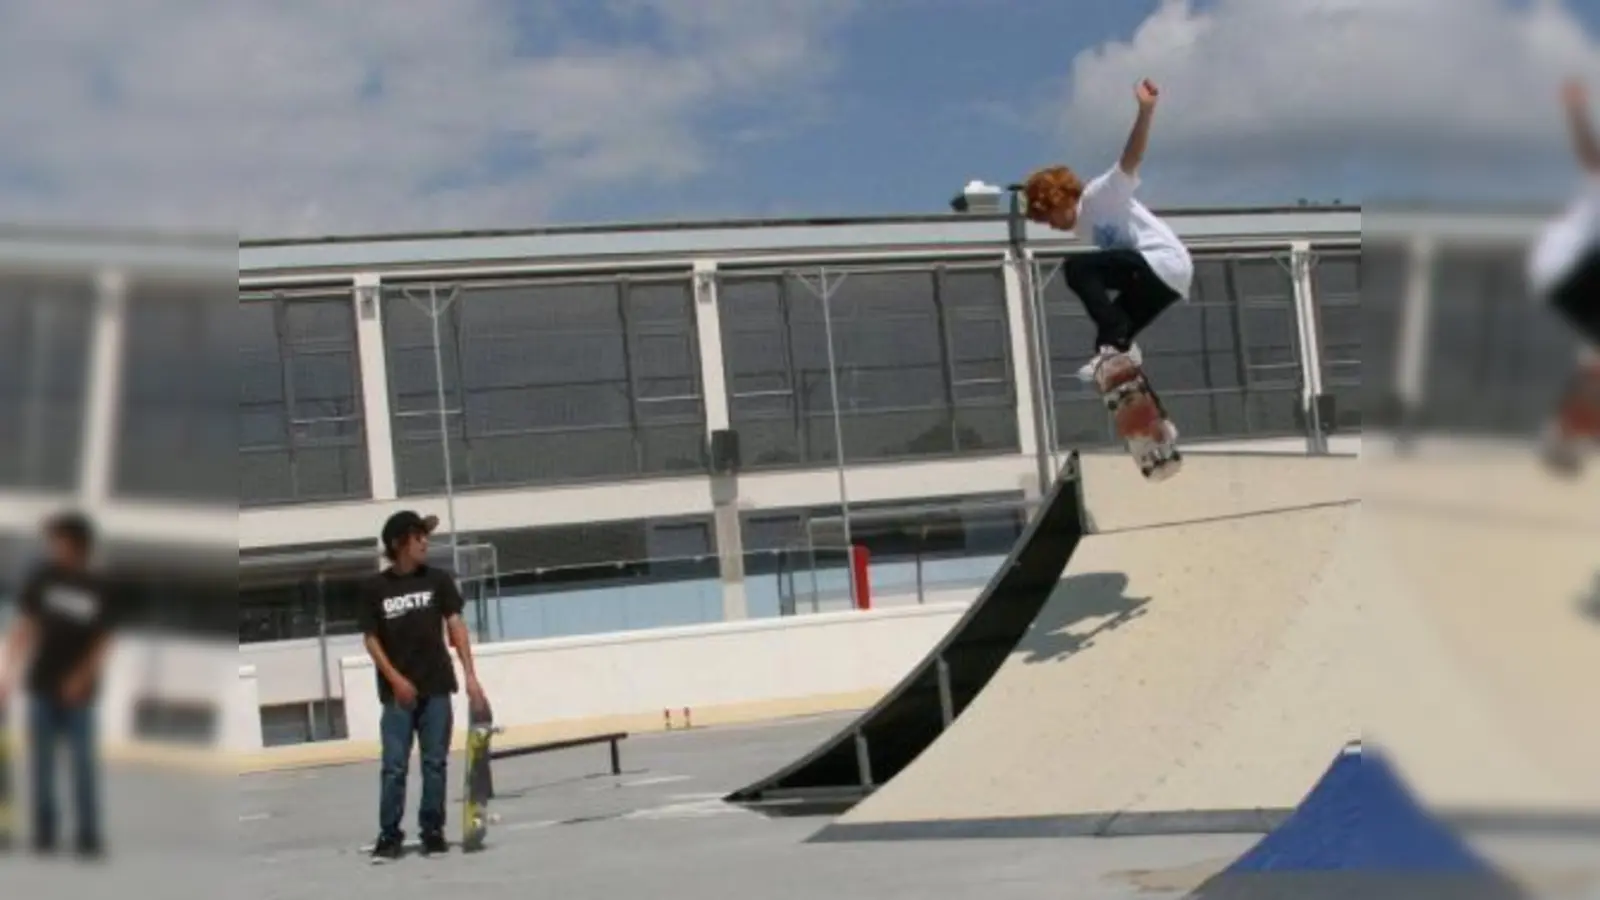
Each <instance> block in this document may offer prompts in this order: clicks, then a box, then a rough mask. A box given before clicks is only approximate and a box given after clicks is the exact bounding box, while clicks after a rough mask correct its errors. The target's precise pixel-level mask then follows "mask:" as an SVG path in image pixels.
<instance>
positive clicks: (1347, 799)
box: [1226, 744, 1493, 874]
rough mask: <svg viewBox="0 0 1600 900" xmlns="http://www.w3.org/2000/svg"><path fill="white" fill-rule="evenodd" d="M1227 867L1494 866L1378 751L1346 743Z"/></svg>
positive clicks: (1484, 869)
mask: <svg viewBox="0 0 1600 900" xmlns="http://www.w3.org/2000/svg"><path fill="white" fill-rule="evenodd" d="M1226 871H1227V872H1229V873H1245V872H1331V871H1364V872H1418V873H1420V872H1433V873H1455V874H1470V873H1482V874H1487V873H1490V872H1492V871H1493V869H1492V867H1491V866H1490V865H1489V864H1488V863H1487V862H1485V861H1484V860H1483V859H1482V858H1480V857H1479V856H1478V855H1477V854H1475V853H1474V852H1473V851H1472V850H1471V848H1469V847H1468V846H1467V845H1466V843H1465V842H1463V841H1462V840H1461V839H1460V838H1459V837H1458V836H1457V835H1456V834H1455V833H1454V832H1453V831H1451V830H1450V829H1449V828H1448V827H1447V826H1445V825H1444V824H1443V823H1441V822H1439V821H1438V820H1436V819H1435V818H1434V817H1433V816H1432V815H1430V814H1429V813H1428V812H1427V810H1425V809H1423V808H1422V806H1421V805H1420V804H1419V803H1418V802H1417V801H1416V800H1415V799H1414V798H1413V797H1412V795H1411V792H1410V791H1409V790H1407V789H1406V786H1405V785H1404V784H1403V783H1402V782H1401V781H1400V778H1399V777H1398V776H1397V775H1396V774H1395V771H1394V769H1393V768H1392V767H1391V766H1390V765H1389V763H1388V762H1387V761H1386V760H1385V759H1384V758H1383V756H1382V755H1381V754H1379V753H1378V752H1376V751H1375V750H1374V749H1373V748H1371V747H1364V746H1362V745H1360V744H1352V745H1350V746H1347V747H1346V748H1345V749H1344V751H1343V752H1341V753H1340V754H1339V757H1338V758H1337V759H1335V760H1334V762H1333V765H1332V766H1330V767H1329V768H1328V771H1327V772H1326V774H1324V775H1323V776H1322V780H1321V781H1319V782H1318V783H1317V785H1316V787H1315V788H1313V789H1312V791H1311V793H1310V794H1307V795H1306V797H1305V799H1304V800H1303V801H1302V802H1301V804H1300V806H1299V808H1298V809H1296V810H1295V812H1294V814H1293V815H1291V816H1290V817H1289V818H1288V819H1287V820H1285V821H1284V822H1283V824H1282V825H1279V826H1278V828H1276V829H1275V830H1273V831H1272V833H1270V834H1268V835H1267V836H1266V837H1264V838H1262V839H1261V841H1260V842H1259V843H1257V844H1256V845H1255V846H1254V847H1253V848H1251V849H1250V851H1249V852H1248V853H1246V854H1245V855H1244V856H1241V857H1240V858H1239V859H1238V860H1236V861H1235V862H1234V863H1233V865H1231V866H1229V867H1228V869H1227V870H1226Z"/></svg>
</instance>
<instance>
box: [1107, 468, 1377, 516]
mask: <svg viewBox="0 0 1600 900" xmlns="http://www.w3.org/2000/svg"><path fill="white" fill-rule="evenodd" d="M1079 470H1080V472H1081V473H1082V481H1083V503H1084V508H1085V510H1087V513H1086V518H1087V523H1088V526H1089V533H1091V534H1093V533H1100V532H1110V531H1126V530H1128V529H1130V528H1146V527H1150V526H1153V525H1178V524H1183V523H1186V522H1200V521H1206V520H1210V519H1217V518H1227V517H1229V516H1237V515H1241V514H1244V513H1258V512H1271V511H1273V510H1279V509H1287V508H1290V507H1308V506H1319V505H1325V504H1329V503H1342V502H1344V501H1347V500H1354V499H1357V498H1358V497H1360V496H1361V489H1362V484H1363V477H1362V466H1361V463H1360V461H1359V460H1358V459H1356V458H1355V457H1347V456H1346V457H1340V456H1316V457H1306V456H1301V455H1290V454H1281V453H1189V454H1186V455H1185V456H1184V458H1183V473H1182V474H1181V475H1179V476H1178V477H1177V478H1172V479H1169V480H1167V481H1161V482H1153V481H1146V480H1145V479H1144V477H1143V476H1141V475H1140V474H1139V471H1138V469H1137V468H1136V467H1135V466H1134V465H1133V464H1132V463H1131V462H1130V461H1129V460H1128V456H1127V454H1125V453H1098V454H1085V455H1083V456H1082V458H1081V461H1080V463H1079Z"/></svg>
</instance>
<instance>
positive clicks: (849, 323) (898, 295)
mask: <svg viewBox="0 0 1600 900" xmlns="http://www.w3.org/2000/svg"><path fill="white" fill-rule="evenodd" d="M823 279H826V283H824V280H823ZM824 287H829V288H832V290H831V292H826V293H827V298H828V304H829V307H828V315H829V316H830V317H831V319H832V331H833V341H834V346H833V355H834V361H835V363H836V366H837V372H836V373H835V374H836V378H837V389H838V395H839V420H840V430H841V431H842V433H843V438H844V439H843V443H844V455H845V459H846V460H847V461H850V462H865V461H875V460H891V459H908V458H918V457H949V456H957V455H971V454H993V453H1007V452H1015V451H1016V450H1017V449H1018V446H1019V444H1018V437H1017V415H1016V395H1015V386H1014V379H1013V377H1012V363H1011V358H1010V354H1009V347H1010V334H1009V326H1008V323H1007V319H1006V303H1005V288H1004V281H1003V279H1002V277H1001V269H1000V267H999V265H998V264H994V263H988V264H975V265H974V264H969V265H949V266H935V267H930V268H926V269H921V270H918V269H915V268H910V269H898V270H889V269H880V270H843V269H840V270H832V269H830V270H826V271H823V270H816V269H794V270H785V271H780V272H737V271H730V272H724V273H723V274H722V275H721V277H720V279H719V287H718V306H719V309H720V314H721V320H722V342H723V358H724V360H725V364H726V371H727V378H728V402H729V418H730V421H731V423H732V425H733V427H734V429H736V430H737V431H738V432H739V435H740V444H741V449H742V455H743V457H744V463H745V465H746V467H748V468H755V469H760V468H773V467H783V466H809V465H822V464H829V463H832V462H833V461H834V460H835V459H836V455H837V454H836V442H835V435H834V416H833V391H834V383H833V381H834V379H832V378H830V376H829V370H828V337H827V332H828V329H827V323H826V322H825V320H824V316H823V312H824V310H823V294H824V293H825V292H824V291H822V289H823V288H824Z"/></svg>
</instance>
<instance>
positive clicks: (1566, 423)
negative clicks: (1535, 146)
mask: <svg viewBox="0 0 1600 900" xmlns="http://www.w3.org/2000/svg"><path fill="white" fill-rule="evenodd" d="M1562 99H1563V101H1564V104H1565V106H1566V108H1567V121H1568V124H1569V126H1570V128H1571V131H1572V142H1573V149H1574V150H1575V151H1576V154H1577V157H1578V163H1579V165H1580V166H1581V167H1582V169H1583V173H1584V176H1583V183H1582V186H1581V187H1580V189H1579V192H1578V196H1577V198H1576V199H1575V200H1574V201H1573V203H1572V205H1571V206H1570V207H1568V209H1567V211H1566V212H1565V213H1564V214H1563V215H1562V216H1561V217H1560V218H1558V219H1556V220H1555V221H1554V222H1552V223H1550V225H1549V226H1547V227H1546V228H1545V230H1544V232H1543V234H1541V235H1540V236H1539V238H1538V240H1537V241H1535V242H1534V246H1533V252H1532V254H1531V256H1530V258H1529V266H1528V274H1529V281H1530V282H1531V287H1532V288H1533V290H1532V295H1533V297H1534V298H1535V299H1536V300H1537V301H1539V302H1542V303H1547V304H1549V305H1550V306H1551V307H1552V308H1554V309H1555V311H1556V313H1557V314H1558V315H1560V316H1561V318H1562V319H1564V320H1565V321H1566V323H1567V324H1568V325H1569V326H1571V327H1572V329H1573V330H1574V331H1575V332H1576V333H1577V335H1578V338H1579V340H1580V341H1581V342H1582V347H1581V348H1580V350H1581V358H1580V361H1579V363H1578V366H1577V370H1576V371H1575V372H1574V373H1573V375H1572V378H1571V379H1570V381H1569V382H1568V384H1567V387H1566V389H1565V391H1564V392H1563V395H1562V398H1561V403H1560V406H1559V410H1558V413H1557V415H1556V421H1555V422H1554V423H1552V426H1551V429H1550V432H1549V434H1547V438H1548V440H1549V447H1548V450H1549V452H1550V459H1551V462H1553V463H1555V464H1556V465H1558V466H1560V467H1563V468H1572V467H1574V466H1576V464H1577V455H1576V444H1577V443H1578V442H1580V441H1583V440H1586V439H1587V440H1594V439H1596V438H1600V139H1597V138H1596V136H1595V132H1594V127H1593V125H1592V124H1591V122H1590V121H1589V110H1588V97H1587V94H1586V91H1585V90H1584V87H1583V85H1582V84H1581V83H1580V82H1578V81H1576V80H1574V81H1569V82H1568V83H1567V84H1566V87H1565V89H1564V90H1563V92H1562Z"/></svg>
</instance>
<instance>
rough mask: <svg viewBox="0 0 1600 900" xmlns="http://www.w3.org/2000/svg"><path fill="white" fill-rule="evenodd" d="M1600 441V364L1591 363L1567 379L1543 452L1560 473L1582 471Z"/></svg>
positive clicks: (1546, 431)
mask: <svg viewBox="0 0 1600 900" xmlns="http://www.w3.org/2000/svg"><path fill="white" fill-rule="evenodd" d="M1597 443H1600V364H1594V363H1590V364H1588V365H1585V366H1583V367H1580V368H1579V370H1578V371H1577V372H1575V373H1573V375H1572V376H1571V377H1570V378H1569V379H1568V382H1567V384H1566V387H1565V388H1564V389H1563V391H1562V394H1561V397H1560V400H1559V403H1558V405H1557V407H1556V410H1555V417H1554V420H1553V421H1552V422H1551V423H1550V425H1549V427H1548V428H1547V429H1546V430H1545V434H1544V446H1543V456H1544V461H1545V463H1546V464H1547V465H1548V466H1550V468H1552V469H1554V470H1555V471H1556V472H1557V473H1559V474H1563V475H1575V474H1577V473H1579V472H1581V471H1582V469H1583V465H1584V457H1585V456H1586V455H1587V454H1588V452H1590V451H1592V450H1593V449H1594V447H1595V445H1596V444H1597Z"/></svg>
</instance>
